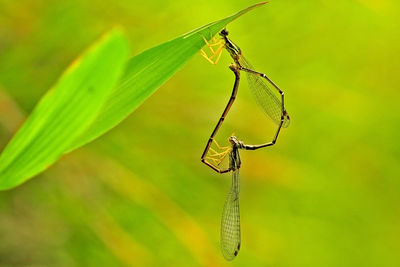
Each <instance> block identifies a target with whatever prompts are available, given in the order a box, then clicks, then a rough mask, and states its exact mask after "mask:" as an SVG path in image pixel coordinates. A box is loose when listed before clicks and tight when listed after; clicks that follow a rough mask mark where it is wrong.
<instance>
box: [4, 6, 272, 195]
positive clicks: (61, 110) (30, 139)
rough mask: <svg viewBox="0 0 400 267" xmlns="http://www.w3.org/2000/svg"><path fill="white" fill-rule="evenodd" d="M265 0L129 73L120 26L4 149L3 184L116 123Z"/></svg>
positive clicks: (161, 49) (154, 51)
mask: <svg viewBox="0 0 400 267" xmlns="http://www.w3.org/2000/svg"><path fill="white" fill-rule="evenodd" d="M265 3H266V2H262V3H259V4H255V5H253V6H250V7H248V8H246V9H244V10H242V11H240V12H238V13H236V14H234V15H232V16H229V17H227V18H224V19H222V20H219V21H216V22H212V23H209V24H207V25H205V26H202V27H200V28H197V29H195V30H193V31H191V32H189V33H186V34H184V35H182V36H180V37H178V38H176V39H173V40H171V41H168V42H166V43H163V44H161V45H159V46H156V47H153V48H151V49H149V50H147V51H144V52H143V53H141V54H139V55H137V56H135V57H133V58H131V59H130V60H129V61H128V62H127V64H126V65H125V72H124V73H123V67H124V63H126V60H125V56H126V54H127V50H128V49H127V45H126V41H125V39H124V38H123V36H122V34H121V33H120V32H119V31H113V32H111V33H110V34H108V35H107V36H106V37H104V39H103V40H102V41H101V42H100V43H99V44H97V45H95V46H94V47H92V49H90V50H89V51H88V52H87V53H86V54H85V55H84V56H82V58H81V59H80V60H79V61H77V62H75V63H74V64H73V65H72V66H71V67H70V68H69V69H68V70H67V71H66V72H65V73H64V74H63V76H62V77H61V78H60V80H59V82H58V83H57V84H56V85H55V86H54V87H53V88H52V89H51V90H49V91H48V92H47V94H46V95H45V96H44V97H43V98H42V99H41V101H40V102H39V103H38V105H37V106H36V108H35V110H34V111H33V112H32V114H31V115H30V117H29V118H28V120H27V121H26V122H25V124H24V125H23V126H22V128H21V129H20V130H19V131H18V133H17V134H16V135H15V136H14V137H13V139H12V140H11V142H10V143H9V144H8V145H7V147H6V148H5V149H4V151H3V153H2V154H1V155H0V190H4V189H8V188H12V187H15V186H17V185H19V184H21V183H22V182H24V181H26V180H28V179H29V178H32V177H33V176H35V175H37V174H38V173H40V172H42V171H43V170H45V168H46V167H48V166H50V165H51V164H53V163H54V162H55V161H56V160H57V159H58V158H59V157H60V156H61V155H63V154H65V153H68V152H70V151H72V150H74V149H76V148H78V147H80V146H82V145H84V144H86V143H88V142H90V141H92V140H93V139H95V138H97V137H99V136H100V135H102V134H104V133H105V132H107V131H108V130H110V129H111V128H112V127H114V126H116V125H117V124H118V123H119V122H121V121H122V120H123V119H124V118H126V117H127V116H128V115H129V114H130V113H131V112H132V111H133V110H135V109H136V108H137V107H138V106H139V105H140V104H141V103H143V101H144V100H146V99H147V98H148V97H149V96H150V95H151V94H152V93H154V91H155V90H156V89H157V88H159V87H160V86H161V85H162V84H163V83H164V82H166V81H167V80H168V79H169V78H170V77H171V76H172V75H173V74H174V73H175V72H177V71H178V70H179V69H180V68H181V67H182V66H183V64H184V63H185V62H187V61H188V60H189V59H190V58H191V57H192V56H193V55H195V54H196V53H197V52H198V51H199V50H200V49H201V47H203V46H204V40H203V37H205V38H207V39H211V37H212V36H214V35H215V34H217V33H218V32H219V31H220V30H221V29H222V28H224V27H225V26H226V25H227V24H228V23H230V22H232V21H233V20H235V19H236V18H238V17H239V16H241V15H243V14H245V13H247V12H248V11H250V10H252V9H254V8H256V7H258V6H261V5H263V4H265ZM121 73H123V75H122V76H121ZM119 78H120V79H119Z"/></svg>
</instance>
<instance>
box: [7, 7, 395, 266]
mask: <svg viewBox="0 0 400 267" xmlns="http://www.w3.org/2000/svg"><path fill="white" fill-rule="evenodd" d="M253 3H254V2H248V1H240V0H229V1H228V0H218V1H196V2H195V3H192V4H189V3H188V2H187V1H172V0H165V1H147V2H143V1H137V0H129V1H128V0H121V1H115V2H111V1H108V2H105V1H98V0H91V1H77V0H71V1H49V0H23V1H12V0H0V147H1V148H3V147H4V146H5V145H6V143H7V142H8V140H9V139H10V138H11V136H12V134H13V133H14V132H15V131H16V130H17V129H18V127H19V125H20V124H21V123H22V121H23V118H24V117H25V116H26V115H27V114H29V113H30V112H31V111H32V109H33V108H34V106H35V104H36V103H37V101H38V100H39V99H40V97H41V96H42V95H43V94H44V93H45V92H46V90H47V89H48V88H49V87H50V86H51V85H52V84H53V83H54V82H55V81H56V80H57V78H58V77H59V75H60V74H61V73H62V71H63V70H64V69H65V68H66V67H67V65H68V64H69V63H70V62H71V61H73V59H74V58H76V57H77V55H78V54H80V53H81V52H82V51H83V50H84V49H85V48H86V47H87V46H89V45H90V44H91V43H92V42H93V41H94V40H96V39H97V38H98V37H99V36H100V35H101V34H102V33H104V32H105V31H106V30H108V29H110V28H111V27H112V26H114V25H122V26H123V27H124V28H125V30H126V33H127V35H128V37H129V39H130V42H131V46H132V52H133V55H134V54H137V53H140V52H141V51H143V50H145V49H147V48H150V47H152V46H155V45H157V44H159V43H162V42H164V41H166V40H169V39H172V38H174V37H176V36H178V35H181V34H183V33H185V32H187V31H190V30H192V29H193V28H196V27H198V26H201V25H204V24H206V23H209V22H211V21H214V20H217V19H220V18H223V17H225V16H227V15H230V14H232V13H234V12H236V11H238V10H240V9H242V8H244V7H247V6H248V5H251V4H253ZM399 7H400V4H399V3H398V2H397V1H394V0H381V1H373V0H337V1H327V0H319V1H318V0H313V1H277V0H275V1H272V2H271V3H269V4H268V5H266V6H264V7H261V8H259V9H256V10H254V11H252V12H251V13H249V14H247V15H245V16H244V17H241V18H239V19H238V20H237V21H235V22H233V23H232V24H231V25H229V26H228V29H229V31H230V37H231V38H232V39H233V40H234V41H235V42H236V43H237V44H238V45H239V46H240V47H241V48H242V50H243V53H244V54H245V55H246V57H247V58H248V59H250V61H252V63H253V65H254V66H255V68H256V69H257V70H259V71H261V72H264V73H267V74H268V75H269V76H270V78H271V79H273V80H274V81H275V82H276V83H277V84H278V85H279V86H280V87H281V88H282V89H283V90H284V91H285V93H286V107H287V110H288V112H289V114H290V116H291V119H292V121H291V125H290V127H289V128H287V129H284V130H283V132H282V133H281V135H280V138H279V140H278V143H277V145H276V146H274V147H271V148H268V149H265V150H259V151H256V152H251V151H250V152H249V151H244V152H242V153H241V157H242V164H243V165H242V168H241V178H242V181H241V219H242V248H241V251H240V253H239V256H238V257H237V259H235V260H234V261H233V262H232V263H227V262H225V261H224V259H223V258H222V255H221V254H220V251H219V225H220V216H221V211H222V207H223V203H224V199H225V196H226V194H227V192H228V190H229V186H230V179H231V177H230V175H229V174H226V175H218V174H216V173H214V172H213V171H212V170H211V169H209V168H207V167H206V166H205V165H203V164H201V162H200V156H201V153H202V151H203V148H204V146H205V144H206V141H207V139H208V137H209V134H210V133H211V130H212V129H213V127H214V126H215V124H216V122H217V120H218V118H219V116H220V114H221V112H222V110H223V108H224V106H225V104H226V102H227V101H228V99H229V95H230V92H231V89H232V84H233V74H232V73H231V72H230V71H229V70H228V68H227V67H228V65H229V63H230V62H231V59H230V57H229V55H228V54H227V53H226V52H224V54H223V56H222V59H221V61H220V63H219V64H218V65H217V66H212V65H210V64H209V63H208V62H207V61H205V60H204V59H203V58H202V57H201V56H200V54H198V55H197V56H195V57H194V58H193V59H192V60H191V61H189V62H188V63H187V64H186V65H185V66H184V68H182V69H181V70H180V71H179V72H178V73H177V74H176V75H175V76H174V77H173V78H172V79H171V80H169V81H168V82H167V83H166V84H165V85H164V86H162V87H161V88H160V89H159V90H158V91H157V92H156V93H155V94H154V95H153V96H152V97H151V98H150V99H148V101H146V102H145V103H144V104H143V105H142V106H141V107H140V108H139V109H137V110H136V111H135V112H134V113H133V114H132V115H131V116H130V117H129V118H128V119H126V120H125V121H124V122H123V123H121V124H120V125H118V126H117V127H116V128H114V129H113V130H112V131H110V132H108V133H107V134H106V135H105V136H102V137H101V138H100V139H97V140H96V141H95V142H93V143H91V144H89V145H86V146H85V147H83V148H81V149H79V150H77V151H74V152H73V153H71V154H69V155H67V156H64V157H63V158H62V159H61V160H60V161H59V162H58V163H57V164H56V165H54V166H52V167H51V168H50V169H49V170H47V171H46V172H44V173H43V174H41V175H40V176H39V177H37V178H36V179H33V180H31V181H29V182H27V183H25V184H23V185H22V186H20V187H18V188H16V189H13V190H10V191H5V192H1V193H0V266H228V265H233V266H400V256H399V255H400V227H399V225H400V181H399V173H400V166H399V158H400V141H399V129H400V112H399V107H398V101H399V96H400V94H399V89H400V88H399V86H398V84H399V82H400V81H399V71H400V63H399V62H400V60H399V56H398V51H399V47H400V34H399V28H400V27H399V26H400V25H399V24H400V23H399V20H398V14H399V11H400V8H399ZM246 87H247V83H246V82H245V80H244V79H243V83H242V85H241V87H240V89H239V94H238V99H237V101H236V103H235V105H234V106H233V109H232V111H231V113H230V114H229V116H228V119H227V121H226V122H225V124H224V125H223V129H222V131H221V133H220V134H219V136H218V140H219V141H220V143H223V144H226V143H227V138H228V137H229V135H230V134H231V133H233V132H234V133H235V134H236V135H237V136H238V137H239V138H241V139H244V140H245V141H246V142H248V143H257V142H262V141H264V140H269V139H270V138H271V137H272V135H273V132H274V129H275V127H276V126H275V125H273V124H272V123H271V122H269V120H268V119H267V118H266V117H265V116H264V114H263V113H262V111H261V110H260V109H259V108H258V107H257V105H256V103H255V101H254V100H253V98H252V96H251V95H250V93H249V91H248V90H247V88H246Z"/></svg>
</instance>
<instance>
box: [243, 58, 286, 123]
mask: <svg viewBox="0 0 400 267" xmlns="http://www.w3.org/2000/svg"><path fill="white" fill-rule="evenodd" d="M240 64H241V65H242V66H243V67H245V68H247V69H251V70H254V69H253V66H252V65H251V64H250V63H249V62H248V61H247V60H246V59H245V58H244V57H243V56H242V57H241V58H240ZM246 74H247V81H248V83H249V88H250V91H251V92H252V93H253V96H254V98H255V99H256V101H257V103H258V105H259V106H260V107H261V109H262V110H263V111H264V112H265V113H266V114H267V115H268V116H269V117H270V118H271V119H272V121H273V122H275V123H276V124H278V125H279V124H280V123H281V114H282V101H281V98H280V95H279V94H278V93H275V88H274V86H273V85H272V84H271V83H270V82H269V81H267V80H266V79H263V78H261V77H260V76H258V75H256V74H254V73H250V72H246ZM277 95H279V98H278V97H277ZM289 123H290V120H289V119H288V117H287V116H286V117H285V120H284V122H283V124H282V127H285V128H286V127H288V126H289Z"/></svg>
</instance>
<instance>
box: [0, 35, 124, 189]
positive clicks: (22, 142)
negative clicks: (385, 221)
mask: <svg viewBox="0 0 400 267" xmlns="http://www.w3.org/2000/svg"><path fill="white" fill-rule="evenodd" d="M127 56H128V45H127V42H126V39H125V38H124V36H123V35H122V33H121V32H120V31H119V30H114V31H112V32H110V33H109V34H107V35H106V36H104V37H103V38H102V40H101V41H100V42H99V43H97V44H95V45H94V46H93V47H91V48H90V49H89V51H87V52H86V53H85V54H84V55H83V56H82V57H81V58H80V59H78V60H76V61H75V62H73V64H72V65H71V66H70V67H69V68H68V69H67V70H66V71H65V73H64V74H63V75H62V76H61V78H60V80H59V81H58V82H57V83H56V84H55V85H54V87H53V88H52V89H50V90H49V91H48V92H47V93H46V95H45V96H44V97H43V98H42V99H41V101H40V102H39V103H38V104H37V106H36V107H35V109H34V111H33V112H32V114H31V115H30V116H29V118H28V119H27V121H26V122H25V123H24V125H23V126H22V128H21V129H19V131H18V132H17V134H16V135H15V136H14V137H13V139H12V140H11V141H10V143H9V144H8V145H7V147H6V148H5V149H4V151H3V153H2V154H1V156H0V189H8V188H11V187H15V186H17V185H19V184H21V183H22V182H24V181H26V180H27V179H29V178H31V177H32V176H34V175H36V174H38V173H40V172H42V171H43V170H44V169H45V168H46V167H47V166H50V165H51V164H52V163H54V162H55V161H56V160H57V159H58V158H59V157H60V156H61V155H62V154H64V153H65V151H66V149H68V147H70V146H71V144H72V142H74V141H75V140H76V138H77V137H78V136H81V135H82V133H83V132H84V131H85V130H86V129H87V128H88V127H89V126H90V125H91V124H92V123H93V121H94V119H95V118H96V117H97V115H98V113H99V111H100V109H101V107H102V106H103V105H104V103H105V101H106V100H107V98H108V97H109V96H110V94H111V92H112V88H114V87H115V85H116V84H117V82H118V79H119V78H120V77H121V74H122V73H123V68H124V64H125V63H126V58H127Z"/></svg>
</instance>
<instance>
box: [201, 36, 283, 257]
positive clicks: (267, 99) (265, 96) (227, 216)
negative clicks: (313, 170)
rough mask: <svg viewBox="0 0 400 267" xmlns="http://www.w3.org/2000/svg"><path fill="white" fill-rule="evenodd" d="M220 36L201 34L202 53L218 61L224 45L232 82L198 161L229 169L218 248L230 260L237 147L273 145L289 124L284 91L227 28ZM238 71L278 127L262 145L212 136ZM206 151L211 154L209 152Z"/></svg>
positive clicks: (234, 248) (236, 240) (236, 243)
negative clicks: (254, 64)
mask: <svg viewBox="0 0 400 267" xmlns="http://www.w3.org/2000/svg"><path fill="white" fill-rule="evenodd" d="M219 35H220V36H221V38H219V39H216V38H214V37H211V40H210V41H208V40H207V39H206V38H205V37H204V36H203V39H204V42H205V44H206V46H207V47H208V48H209V49H210V51H211V55H210V56H208V55H207V53H206V52H205V51H204V50H201V54H202V56H203V57H204V58H206V59H207V60H208V61H209V62H210V63H212V64H217V63H218V61H219V59H220V57H221V53H222V50H223V49H224V48H225V49H226V50H227V51H228V52H229V54H230V56H231V57H232V59H233V61H234V63H232V64H231V65H230V66H229V68H230V70H231V71H233V73H234V74H235V82H234V85H233V90H232V94H231V97H230V99H229V101H228V104H227V105H226V107H225V109H224V111H223V113H222V115H221V117H220V119H219V121H218V123H217V125H216V126H215V128H214V130H213V131H212V133H211V136H210V138H209V139H208V142H207V145H206V147H205V149H204V152H203V154H202V156H201V161H202V162H203V163H204V164H206V165H207V166H209V167H210V168H212V169H213V170H214V171H216V172H218V173H226V172H232V185H231V189H230V191H229V193H228V196H227V198H226V200H225V205H224V208H223V212H222V219H221V250H222V254H223V256H224V258H225V259H226V260H233V259H234V258H235V257H236V256H237V254H238V252H239V249H240V245H241V234H240V212H239V183H240V179H239V169H240V166H241V160H240V156H239V149H244V150H256V149H259V148H263V147H267V146H272V145H274V144H275V143H276V141H277V139H278V136H279V132H280V130H281V128H282V127H288V126H289V122H290V118H289V115H288V113H287V112H286V109H285V105H284V93H283V91H282V90H281V89H279V87H278V86H277V85H276V84H275V83H274V82H272V81H271V80H270V79H269V78H268V77H267V75H265V74H263V73H261V72H258V71H255V70H254V69H253V67H252V65H251V64H250V63H249V62H248V61H247V60H246V59H245V58H244V57H243V55H242V51H241V49H240V48H239V47H238V46H237V45H236V44H235V43H233V42H232V41H231V40H230V39H229V38H228V31H227V30H226V29H223V30H222V31H221V32H220V33H219ZM241 72H245V73H246V74H247V81H248V84H249V88H250V90H251V92H252V93H253V95H254V97H255V99H256V101H257V103H258V104H259V106H260V107H261V108H262V110H263V111H264V112H265V113H266V114H267V115H268V117H270V118H271V120H272V121H273V122H275V123H276V124H277V125H278V128H277V130H276V132H275V135H274V137H273V139H272V140H271V141H269V142H266V143H263V144H257V145H248V144H245V143H244V142H243V141H240V140H238V138H237V137H236V136H231V137H230V138H229V142H230V146H229V147H220V146H219V145H218V143H217V142H216V140H215V136H216V134H217V132H218V130H219V129H220V127H221V125H222V123H223V121H224V120H225V118H226V116H227V114H228V112H229V110H230V108H231V107H232V105H233V102H234V101H235V99H236V94H237V91H238V88H239V82H240V74H241ZM213 143H215V144H216V145H217V147H218V149H221V150H223V151H222V152H217V151H216V150H214V149H213V148H211V145H212V144H213ZM209 152H211V153H212V154H209ZM227 155H229V166H228V168H221V167H220V164H221V162H222V161H223V160H224V158H225V157H226V156H227Z"/></svg>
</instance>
